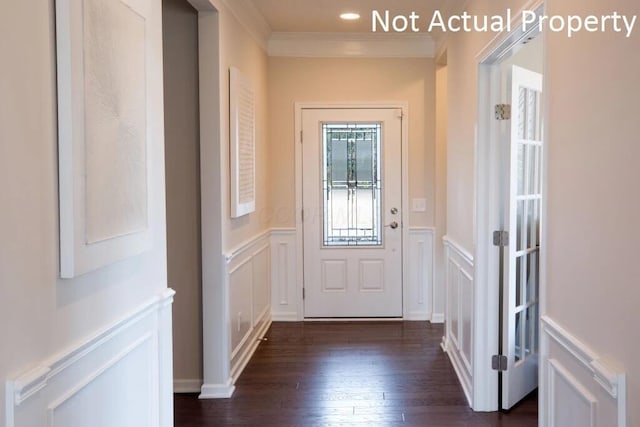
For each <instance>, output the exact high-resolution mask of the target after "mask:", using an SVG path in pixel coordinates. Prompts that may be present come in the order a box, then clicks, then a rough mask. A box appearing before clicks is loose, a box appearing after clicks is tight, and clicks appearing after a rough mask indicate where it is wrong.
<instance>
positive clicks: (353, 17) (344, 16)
mask: <svg viewBox="0 0 640 427" xmlns="http://www.w3.org/2000/svg"><path fill="white" fill-rule="evenodd" d="M340 18H342V19H344V20H345V21H355V20H356V19H360V14H359V13H355V12H345V13H342V14H340Z"/></svg>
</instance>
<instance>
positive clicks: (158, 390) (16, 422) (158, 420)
mask: <svg viewBox="0 0 640 427" xmlns="http://www.w3.org/2000/svg"><path fill="white" fill-rule="evenodd" d="M174 294H175V292H174V291H173V290H172V289H168V288H167V289H165V290H163V291H162V292H160V293H159V294H158V295H156V296H155V297H153V298H152V299H150V300H148V301H147V302H145V303H144V304H142V305H141V306H139V307H138V308H137V309H135V310H133V311H132V312H130V313H128V314H126V315H123V316H121V317H120V318H119V319H118V320H116V321H115V322H113V323H111V324H109V325H107V326H106V327H104V328H102V329H100V330H98V331H96V332H95V333H94V334H92V335H91V336H90V337H88V338H86V339H85V340H83V341H81V342H79V343H77V344H75V345H73V346H70V347H68V348H67V349H65V350H63V351H61V352H59V353H57V354H54V355H52V356H51V357H49V358H47V359H45V360H43V361H42V362H40V363H39V364H38V365H37V366H36V367H34V368H32V369H31V370H30V371H28V372H25V373H24V374H22V375H20V376H18V377H16V378H13V379H10V380H9V381H7V382H6V384H5V390H6V401H5V402H4V403H5V420H4V421H5V425H6V426H7V427H18V426H27V425H40V423H39V422H37V421H34V420H47V423H46V426H47V427H53V426H54V425H71V424H70V423H76V425H78V424H77V423H80V424H83V425H87V424H91V423H92V420H96V417H102V416H105V413H104V412H103V411H102V409H101V408H104V407H106V406H105V405H107V406H109V407H110V408H112V409H114V408H115V409H117V408H118V407H120V408H121V409H122V410H121V411H110V413H109V416H111V417H113V422H114V423H116V424H118V423H119V422H120V421H122V420H124V418H130V419H133V420H137V422H139V423H141V424H140V425H160V426H168V425H171V424H172V417H173V411H172V409H171V408H172V396H171V393H172V386H171V384H172V378H170V376H171V372H172V369H171V364H172V356H171V355H172V353H171V333H172V332H171V310H170V306H171V304H172V303H173V296H174ZM127 387H129V388H128V392H126V393H114V390H122V389H123V388H127ZM134 395H135V396H160V399H148V398H142V397H141V398H140V399H138V400H136V397H135V396H134ZM132 396H133V397H132ZM131 402H133V403H134V404H135V405H134V406H133V407H131V406H130V403H131ZM132 408H133V409H132ZM112 412H113V413H112ZM122 414H124V415H122ZM123 417H124V418H123Z"/></svg>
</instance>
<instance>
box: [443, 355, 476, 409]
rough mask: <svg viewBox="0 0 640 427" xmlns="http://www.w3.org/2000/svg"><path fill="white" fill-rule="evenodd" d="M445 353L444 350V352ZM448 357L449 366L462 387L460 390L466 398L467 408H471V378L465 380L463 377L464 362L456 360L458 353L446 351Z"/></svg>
mask: <svg viewBox="0 0 640 427" xmlns="http://www.w3.org/2000/svg"><path fill="white" fill-rule="evenodd" d="M445 351H446V350H445ZM446 353H447V355H448V356H449V360H450V361H451V365H453V370H454V371H456V375H457V376H458V381H459V382H460V385H461V386H462V390H463V391H464V395H465V397H466V398H467V403H468V404H469V407H473V399H472V397H471V396H472V391H471V387H472V384H471V378H467V377H466V376H465V375H464V362H462V361H461V360H458V353H456V352H454V351H446Z"/></svg>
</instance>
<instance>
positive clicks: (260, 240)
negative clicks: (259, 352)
mask: <svg viewBox="0 0 640 427" xmlns="http://www.w3.org/2000/svg"><path fill="white" fill-rule="evenodd" d="M226 261H227V262H226V276H227V277H226V281H227V283H228V286H229V292H228V295H229V325H230V328H231V331H230V337H231V378H232V381H233V382H234V383H235V381H236V380H237V379H238V377H239V376H240V374H241V373H242V370H243V369H244V367H245V366H246V365H247V363H248V362H249V359H251V356H252V355H253V353H254V351H255V350H256V348H257V347H258V344H259V343H260V340H261V339H262V338H263V337H264V335H265V333H266V332H267V329H269V325H271V310H270V308H271V242H270V232H269V231H267V232H265V233H262V234H260V235H259V236H257V237H256V238H254V239H252V240H250V241H249V242H247V243H245V244H244V245H242V246H240V247H239V248H238V249H236V250H234V251H232V252H231V253H230V254H228V255H227V258H226Z"/></svg>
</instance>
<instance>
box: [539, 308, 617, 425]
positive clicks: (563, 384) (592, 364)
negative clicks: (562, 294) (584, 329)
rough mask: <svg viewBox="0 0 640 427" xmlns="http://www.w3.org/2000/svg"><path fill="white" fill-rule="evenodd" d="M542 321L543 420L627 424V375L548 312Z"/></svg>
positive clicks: (557, 423)
mask: <svg viewBox="0 0 640 427" xmlns="http://www.w3.org/2000/svg"><path fill="white" fill-rule="evenodd" d="M541 326H542V336H541V343H540V344H541V347H540V357H541V361H542V364H541V370H540V388H541V392H540V397H541V401H540V404H541V407H542V410H541V414H544V417H545V418H544V419H541V420H540V421H541V425H544V426H548V427H563V426H585V427H624V426H626V425H627V411H626V400H627V399H626V385H625V382H626V381H625V374H624V373H623V372H620V371H619V370H616V369H615V368H614V367H612V366H611V364H610V363H609V362H608V361H605V360H603V359H602V358H600V356H599V355H597V354H596V353H595V352H594V351H593V350H591V349H590V348H589V347H588V346H587V345H585V344H584V343H583V342H581V341H580V340H579V339H578V338H577V337H575V336H573V335H572V334H571V333H570V332H568V331H567V330H566V329H564V328H563V327H562V326H560V325H559V324H558V323H557V322H555V321H554V320H553V319H551V318H550V317H548V316H542V318H541Z"/></svg>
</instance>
